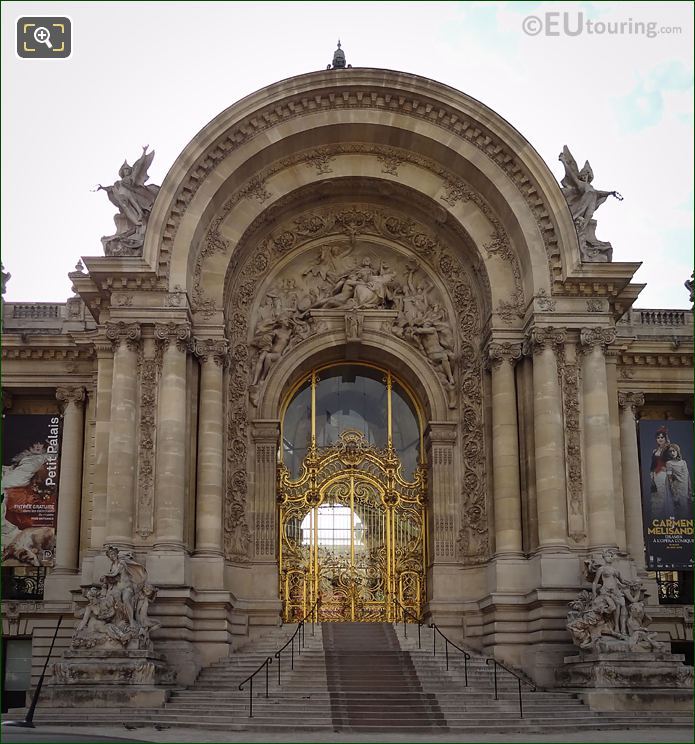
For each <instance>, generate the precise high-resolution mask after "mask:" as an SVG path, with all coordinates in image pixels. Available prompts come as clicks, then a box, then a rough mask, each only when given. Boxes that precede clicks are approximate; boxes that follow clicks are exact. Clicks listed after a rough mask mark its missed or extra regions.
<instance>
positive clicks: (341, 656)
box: [36, 623, 692, 740]
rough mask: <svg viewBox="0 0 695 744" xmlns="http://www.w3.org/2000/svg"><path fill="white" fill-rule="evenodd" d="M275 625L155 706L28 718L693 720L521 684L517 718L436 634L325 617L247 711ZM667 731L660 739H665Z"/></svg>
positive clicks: (473, 724)
mask: <svg viewBox="0 0 695 744" xmlns="http://www.w3.org/2000/svg"><path fill="white" fill-rule="evenodd" d="M295 627H296V626H284V627H283V628H279V629H277V630H275V631H273V632H272V633H270V634H269V635H267V636H265V637H264V638H261V639H258V640H256V641H254V642H252V643H249V644H248V645H247V646H246V647H244V648H241V649H237V650H235V652H234V653H233V655H231V656H229V657H227V658H225V659H222V660H221V661H219V662H217V663H215V664H212V665H211V666H209V667H206V668H205V669H203V670H202V671H201V672H200V674H199V676H198V679H197V680H196V682H195V684H194V685H192V686H191V687H189V688H187V689H176V690H173V691H172V693H171V696H170V699H169V700H168V702H167V703H166V705H165V706H164V707H163V708H145V709H134V708H128V709H125V708H123V709H120V708H101V709H86V708H73V709H56V708H52V709H51V708H42V707H41V705H39V707H38V709H37V715H36V721H37V723H42V724H52V725H63V726H77V725H86V724H88V725H90V726H99V725H104V726H114V725H116V726H121V725H124V723H127V725H128V727H129V728H132V727H138V726H143V727H144V726H155V727H157V728H159V729H161V728H168V727H176V726H186V727H191V726H193V727H196V728H199V729H223V730H226V731H230V732H231V731H266V732H275V733H276V734H282V733H284V732H309V731H323V732H334V731H337V732H364V733H383V734H388V733H394V734H395V733H406V734H407V733H412V734H415V735H418V736H420V735H422V734H432V735H436V734H438V733H446V732H451V733H461V734H464V733H465V734H468V735H475V734H476V733H477V734H488V733H509V734H512V733H516V734H521V735H523V734H529V735H532V734H535V733H539V732H544V733H557V734H558V735H560V734H561V733H562V732H567V731H579V732H587V740H588V739H589V738H590V734H589V732H590V731H593V730H598V729H607V730H608V729H613V730H624V729H629V728H659V729H662V730H663V731H664V736H665V737H666V739H667V738H668V733H667V732H668V730H669V729H684V728H690V727H692V716H691V715H683V714H674V713H659V712H630V713H596V712H593V711H591V710H589V708H588V707H586V706H585V705H583V703H582V702H581V701H580V700H578V699H577V698H576V697H574V696H573V695H571V694H568V693H563V692H556V691H552V692H543V691H537V692H530V691H528V689H526V690H525V691H524V692H523V705H524V717H523V719H520V718H519V708H518V689H517V683H516V679H514V678H513V677H511V676H510V675H507V674H506V673H504V672H502V671H500V672H499V677H498V693H499V700H494V688H493V680H492V669H491V667H489V666H487V665H486V664H485V660H484V659H483V658H481V657H476V656H474V657H473V658H472V659H471V660H470V661H469V667H468V687H465V686H464V672H463V657H462V656H461V654H460V653H459V652H458V651H455V650H452V649H451V648H450V650H449V654H450V656H449V660H450V664H449V671H447V670H446V668H445V659H444V647H443V641H441V639H438V651H437V655H436V656H433V655H432V636H431V633H432V631H431V630H429V629H427V628H423V629H422V640H423V644H422V646H423V647H422V648H421V649H418V647H417V628H416V626H412V625H411V626H409V630H408V637H407V638H405V636H404V633H403V626H402V625H399V626H395V627H394V626H392V625H388V624H379V623H325V624H323V625H316V626H315V627H314V633H313V635H312V632H311V626H307V627H306V632H305V646H304V648H303V649H302V652H301V655H300V654H299V653H298V648H297V643H295V656H294V670H292V669H291V668H290V648H289V647H288V648H287V649H286V651H285V652H284V653H283V655H282V660H281V671H282V685H281V686H278V684H277V660H276V659H275V658H273V664H272V665H271V666H270V668H269V697H268V698H266V697H265V673H264V672H261V673H260V674H259V675H257V676H256V678H255V679H254V688H253V717H252V718H251V717H249V691H248V683H247V687H246V688H245V689H244V690H243V691H239V689H238V686H239V683H240V682H241V681H242V680H243V679H244V678H246V677H247V676H248V675H249V674H251V673H252V672H253V671H255V670H256V669H257V668H258V667H259V665H260V664H261V663H262V662H263V660H264V659H265V658H266V657H267V656H274V653H275V651H276V650H277V649H278V648H279V647H280V646H282V644H283V643H284V642H285V641H286V640H287V638H289V637H290V635H291V634H292V632H294V629H295ZM666 739H665V740H666Z"/></svg>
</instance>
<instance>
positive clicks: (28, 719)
mask: <svg viewBox="0 0 695 744" xmlns="http://www.w3.org/2000/svg"><path fill="white" fill-rule="evenodd" d="M62 622H63V616H62V615H59V617H58V623H57V625H56V627H55V630H54V631H53V638H52V640H51V646H50V648H49V649H48V654H47V655H46V660H45V661H44V662H43V669H42V670H41V676H40V677H39V681H38V683H37V685H36V689H35V690H34V694H33V695H32V698H31V705H30V706H29V709H28V710H27V712H26V715H25V716H24V719H23V720H21V721H4V722H3V726H17V727H19V728H35V726H34V712H35V711H36V706H37V705H38V702H39V696H40V695H41V688H42V687H43V681H44V679H45V678H46V669H47V668H48V662H49V660H50V658H51V654H52V653H53V646H54V645H55V642H56V638H57V637H58V631H59V630H60V624H61V623H62Z"/></svg>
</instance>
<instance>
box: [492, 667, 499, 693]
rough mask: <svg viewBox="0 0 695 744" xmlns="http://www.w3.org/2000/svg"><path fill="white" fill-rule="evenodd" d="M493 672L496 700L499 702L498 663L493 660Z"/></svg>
mask: <svg viewBox="0 0 695 744" xmlns="http://www.w3.org/2000/svg"><path fill="white" fill-rule="evenodd" d="M492 672H493V675H494V678H495V700H498V699H499V698H498V697H497V662H496V661H495V660H494V659H493V660H492Z"/></svg>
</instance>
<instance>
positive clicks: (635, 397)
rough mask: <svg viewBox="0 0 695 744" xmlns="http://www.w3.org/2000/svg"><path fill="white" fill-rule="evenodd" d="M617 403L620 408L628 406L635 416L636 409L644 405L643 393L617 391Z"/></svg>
mask: <svg viewBox="0 0 695 744" xmlns="http://www.w3.org/2000/svg"><path fill="white" fill-rule="evenodd" d="M618 405H619V406H620V407H621V408H629V409H630V410H631V411H632V415H633V416H635V415H636V413H637V410H638V409H639V408H642V406H643V405H644V393H632V392H622V391H619V392H618Z"/></svg>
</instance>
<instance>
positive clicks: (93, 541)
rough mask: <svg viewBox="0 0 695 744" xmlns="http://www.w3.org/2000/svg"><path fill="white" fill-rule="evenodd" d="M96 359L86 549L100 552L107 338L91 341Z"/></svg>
mask: <svg viewBox="0 0 695 744" xmlns="http://www.w3.org/2000/svg"><path fill="white" fill-rule="evenodd" d="M94 351H95V352H96V357H97V385H96V401H95V402H96V423H95V427H94V450H93V464H92V520H91V522H92V523H91V531H90V539H89V547H90V549H92V550H101V547H102V546H103V545H104V542H105V540H106V531H107V527H106V502H107V497H106V493H107V481H108V461H109V438H110V435H111V395H112V392H113V345H112V344H111V342H110V341H108V339H103V338H101V339H98V340H97V341H95V342H94Z"/></svg>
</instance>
